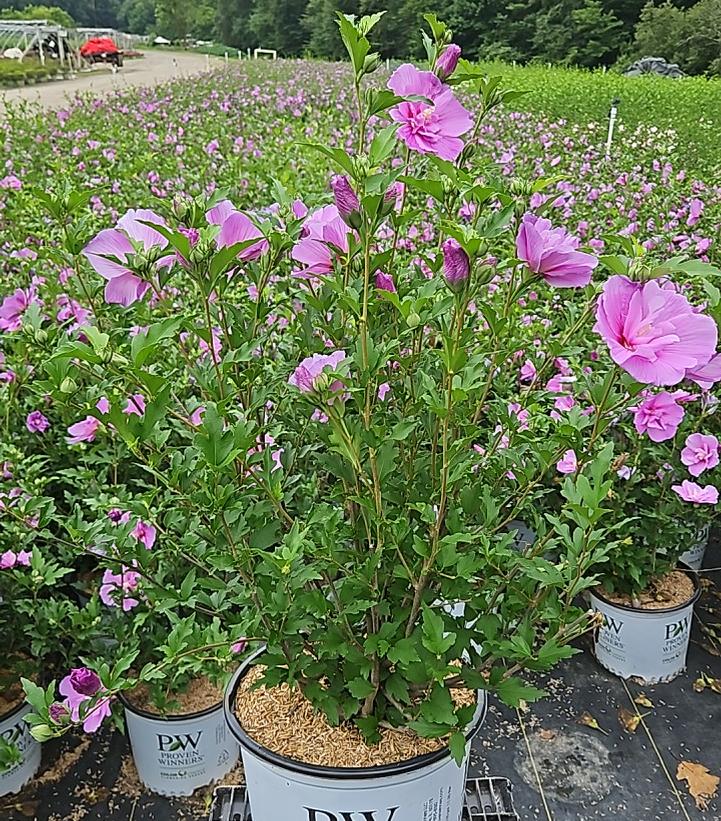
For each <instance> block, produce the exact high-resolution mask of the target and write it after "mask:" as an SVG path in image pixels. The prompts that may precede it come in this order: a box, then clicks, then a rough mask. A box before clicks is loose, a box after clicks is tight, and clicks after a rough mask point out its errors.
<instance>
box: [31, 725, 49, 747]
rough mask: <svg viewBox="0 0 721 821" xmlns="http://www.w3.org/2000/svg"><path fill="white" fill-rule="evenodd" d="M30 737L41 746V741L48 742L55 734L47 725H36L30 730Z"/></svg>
mask: <svg viewBox="0 0 721 821" xmlns="http://www.w3.org/2000/svg"><path fill="white" fill-rule="evenodd" d="M30 735H31V736H32V737H33V738H34V739H35V741H39V742H40V743H41V744H42V743H43V741H49V740H50V739H51V738H53V737H54V736H55V733H54V732H53V731H52V730H51V729H50V727H48V725H47V724H36V725H35V726H34V727H31V728H30Z"/></svg>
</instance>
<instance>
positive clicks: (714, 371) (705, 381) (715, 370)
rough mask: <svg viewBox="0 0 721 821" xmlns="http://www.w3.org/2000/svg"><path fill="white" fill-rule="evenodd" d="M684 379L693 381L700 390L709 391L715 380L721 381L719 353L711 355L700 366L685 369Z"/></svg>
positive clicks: (720, 356)
mask: <svg viewBox="0 0 721 821" xmlns="http://www.w3.org/2000/svg"><path fill="white" fill-rule="evenodd" d="M686 379H690V380H691V381H692V382H695V383H696V384H697V385H698V386H699V388H701V390H704V391H710V390H711V388H713V386H714V385H715V384H716V383H717V382H721V353H717V354H716V355H715V356H712V357H711V359H709V361H708V362H707V363H706V364H705V365H702V366H701V367H700V368H693V369H692V370H688V371H686Z"/></svg>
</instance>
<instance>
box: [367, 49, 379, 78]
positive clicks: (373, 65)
mask: <svg viewBox="0 0 721 821" xmlns="http://www.w3.org/2000/svg"><path fill="white" fill-rule="evenodd" d="M380 64H381V56H380V54H377V53H374V54H369V55H368V56H367V57H366V58H365V60H364V61H363V74H372V73H373V72H374V71H375V70H376V69H377V68H378V66H379V65H380Z"/></svg>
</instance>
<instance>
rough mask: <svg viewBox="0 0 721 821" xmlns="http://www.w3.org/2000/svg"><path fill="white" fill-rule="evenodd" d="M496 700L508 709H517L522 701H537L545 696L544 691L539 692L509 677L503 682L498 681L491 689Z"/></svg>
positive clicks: (535, 688)
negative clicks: (499, 700)
mask: <svg viewBox="0 0 721 821" xmlns="http://www.w3.org/2000/svg"><path fill="white" fill-rule="evenodd" d="M493 689H494V690H495V691H496V693H497V694H498V698H500V699H501V701H502V702H503V703H504V704H507V705H508V706H509V707H518V705H519V704H520V703H521V702H522V701H538V699H539V698H543V697H544V696H545V695H546V691H545V690H539V689H538V687H533V686H532V685H530V684H525V683H524V682H523V681H522V680H521V679H520V678H517V677H516V676H511V677H510V678H507V679H506V680H505V681H499V682H498V684H496V685H495V686H494V688H493Z"/></svg>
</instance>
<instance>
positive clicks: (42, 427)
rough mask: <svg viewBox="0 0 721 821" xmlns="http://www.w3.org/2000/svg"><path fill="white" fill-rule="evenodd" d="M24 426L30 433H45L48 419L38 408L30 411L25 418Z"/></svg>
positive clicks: (48, 424)
mask: <svg viewBox="0 0 721 821" xmlns="http://www.w3.org/2000/svg"><path fill="white" fill-rule="evenodd" d="M25 427H26V428H27V429H28V430H29V431H30V433H45V431H46V430H47V429H48V428H49V427H50V420H49V419H48V418H47V416H45V414H43V413H41V412H40V411H39V410H34V411H30V413H29V414H28V415H27V418H26V419H25Z"/></svg>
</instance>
